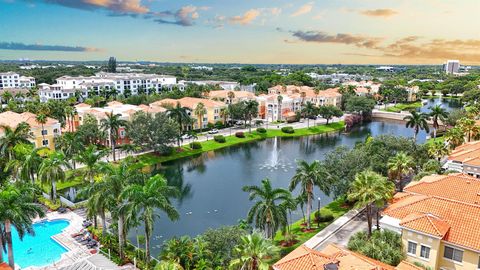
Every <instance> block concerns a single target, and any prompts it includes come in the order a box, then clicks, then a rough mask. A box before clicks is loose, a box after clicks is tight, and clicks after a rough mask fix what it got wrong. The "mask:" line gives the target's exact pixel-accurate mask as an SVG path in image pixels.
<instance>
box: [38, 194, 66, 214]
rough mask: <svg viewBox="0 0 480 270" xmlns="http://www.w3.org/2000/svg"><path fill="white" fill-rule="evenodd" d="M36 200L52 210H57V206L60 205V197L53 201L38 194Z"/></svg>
mask: <svg viewBox="0 0 480 270" xmlns="http://www.w3.org/2000/svg"><path fill="white" fill-rule="evenodd" d="M38 201H39V202H40V203H42V204H44V205H45V206H46V207H48V209H50V210H52V211H57V210H58V208H60V207H61V206H62V205H61V203H60V199H57V202H56V203H54V202H52V201H51V200H49V199H46V198H45V197H43V196H40V197H38Z"/></svg>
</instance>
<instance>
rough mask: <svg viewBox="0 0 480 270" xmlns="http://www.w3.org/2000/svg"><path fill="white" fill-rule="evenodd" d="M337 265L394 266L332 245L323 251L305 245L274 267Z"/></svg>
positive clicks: (296, 269) (388, 269) (313, 269)
mask: <svg viewBox="0 0 480 270" xmlns="http://www.w3.org/2000/svg"><path fill="white" fill-rule="evenodd" d="M331 263H334V264H337V265H338V269H339V270H347V269H348V270H352V269H356V270H373V269H378V270H380V269H385V270H393V269H395V268H394V267H393V266H390V265H387V264H384V263H382V262H379V261H377V260H374V259H371V258H368V257H366V256H363V255H361V254H358V253H355V252H352V251H349V250H347V249H344V248H341V247H339V246H336V245H333V244H330V245H328V246H327V247H326V248H325V249H323V250H322V251H317V250H313V249H310V248H307V247H305V246H304V245H302V246H300V247H298V248H296V249H295V250H294V251H292V252H290V253H289V254H288V255H287V256H285V257H284V258H282V259H281V260H280V261H278V262H277V263H275V264H274V265H273V269H275V270H324V266H325V265H326V264H331Z"/></svg>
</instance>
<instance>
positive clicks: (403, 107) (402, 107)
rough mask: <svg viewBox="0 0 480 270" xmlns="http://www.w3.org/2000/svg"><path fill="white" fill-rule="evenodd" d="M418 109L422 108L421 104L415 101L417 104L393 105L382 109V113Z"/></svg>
mask: <svg viewBox="0 0 480 270" xmlns="http://www.w3.org/2000/svg"><path fill="white" fill-rule="evenodd" d="M420 107H422V102H421V101H417V102H414V103H398V104H395V106H392V107H388V108H386V109H383V111H387V112H401V111H409V110H414V109H416V108H420Z"/></svg>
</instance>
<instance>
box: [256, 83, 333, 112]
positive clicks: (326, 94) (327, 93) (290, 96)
mask: <svg viewBox="0 0 480 270" xmlns="http://www.w3.org/2000/svg"><path fill="white" fill-rule="evenodd" d="M278 96H281V103H280V102H279V98H278ZM341 100H342V95H341V94H340V93H339V92H338V89H337V88H330V89H327V90H323V91H318V94H317V93H315V90H314V89H313V88H312V87H309V86H295V85H287V86H281V85H277V86H274V87H271V88H269V89H268V94H267V95H260V96H258V97H257V101H258V103H259V116H260V118H262V119H269V120H270V119H271V120H272V121H275V120H287V121H288V120H291V119H292V118H294V117H295V115H296V112H298V111H300V110H301V109H302V106H303V104H305V103H306V102H312V103H313V104H315V105H317V106H324V105H333V106H340V104H341Z"/></svg>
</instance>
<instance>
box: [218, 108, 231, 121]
mask: <svg viewBox="0 0 480 270" xmlns="http://www.w3.org/2000/svg"><path fill="white" fill-rule="evenodd" d="M219 115H220V117H222V119H223V124H224V125H226V124H227V120H228V117H229V116H230V111H229V110H228V108H226V107H225V108H221V109H220V112H219Z"/></svg>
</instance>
